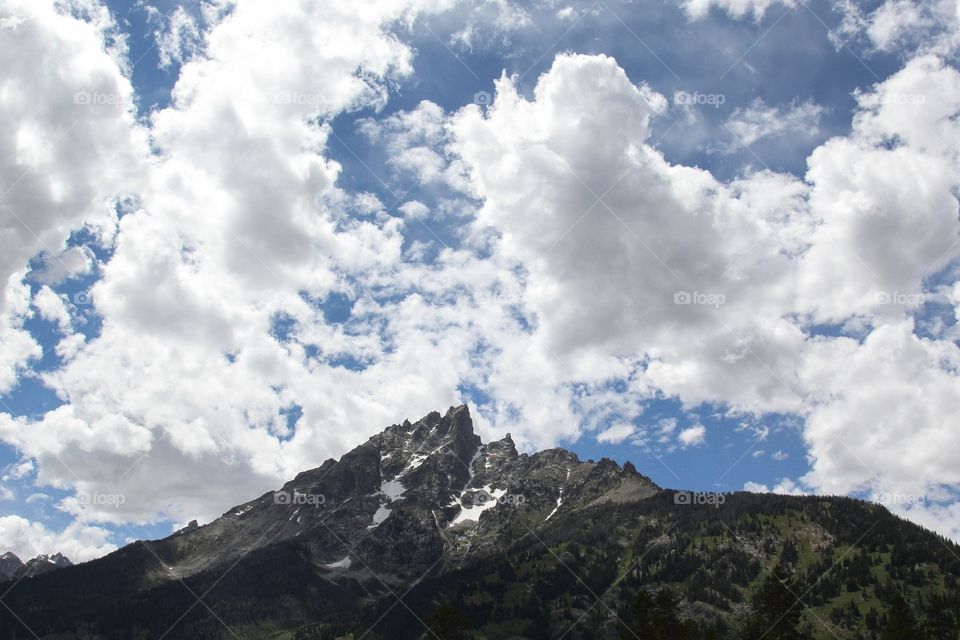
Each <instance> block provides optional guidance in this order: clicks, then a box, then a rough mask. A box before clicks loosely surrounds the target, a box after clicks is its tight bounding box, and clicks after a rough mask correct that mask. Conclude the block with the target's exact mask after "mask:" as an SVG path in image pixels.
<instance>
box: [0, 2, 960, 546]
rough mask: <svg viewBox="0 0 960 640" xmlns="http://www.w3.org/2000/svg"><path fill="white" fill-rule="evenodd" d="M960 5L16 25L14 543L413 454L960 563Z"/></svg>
mask: <svg viewBox="0 0 960 640" xmlns="http://www.w3.org/2000/svg"><path fill="white" fill-rule="evenodd" d="M958 27H960V6H958V3H957V2H956V0H916V1H907V0H874V1H872V2H860V3H854V2H851V1H850V0H809V1H807V2H802V1H800V0H663V1H661V2H629V1H624V0H595V1H593V2H590V1H583V2H581V1H579V0H530V1H527V2H515V1H512V0H371V1H369V2H363V3H350V2H339V3H338V2H333V1H331V0H287V1H285V2H272V1H268V0H200V1H197V2H190V1H185V0H136V1H135V0H56V1H54V0H0V63H2V65H3V68H4V72H3V74H2V75H0V120H2V122H3V123H4V126H3V127H2V128H0V551H5V550H11V551H14V552H15V553H17V554H18V555H20V556H21V557H32V556H34V555H36V554H38V553H53V552H55V551H61V552H63V553H64V554H66V555H67V556H68V557H70V558H71V559H73V560H74V561H81V560H88V559H91V558H95V557H98V556H101V555H103V554H106V553H109V552H110V551H113V550H115V549H117V548H118V547H120V546H122V545H124V544H127V543H129V542H131V541H132V540H135V539H139V538H156V537H161V536H165V535H167V534H169V533H170V532H172V531H174V530H176V529H177V528H180V527H182V526H183V525H184V524H185V523H187V522H189V521H190V520H194V519H197V520H199V521H200V522H201V523H204V522H209V521H211V520H213V519H214V518H216V517H217V516H219V515H220V514H221V513H223V512H225V511H227V510H228V509H229V508H230V507H231V506H233V505H236V504H239V503H242V502H244V501H246V500H249V499H251V498H253V497H255V496H258V495H261V494H262V493H264V492H266V491H268V490H271V489H275V488H277V487H279V486H281V485H282V484H283V483H284V482H285V481H287V480H289V479H290V478H292V477H293V476H294V475H296V473H298V472H299V471H302V470H305V469H309V468H314V467H317V466H319V465H320V464H321V463H322V462H323V461H324V460H325V459H327V458H330V457H339V456H340V455H342V454H343V453H344V452H346V451H348V450H349V449H351V448H353V447H354V446H356V445H358V444H360V443H361V442H363V441H364V440H365V439H366V438H368V437H369V436H371V435H373V434H374V433H377V432H379V431H380V430H382V429H383V428H384V427H385V426H387V425H390V424H394V423H399V422H402V421H403V420H404V419H407V418H409V419H411V420H416V419H418V418H420V417H422V416H424V415H426V414H427V413H429V412H430V411H434V410H441V411H443V410H445V409H446V408H447V407H449V406H452V405H458V404H461V403H467V404H469V406H470V408H471V412H472V415H473V417H474V421H475V424H476V427H477V430H478V432H479V433H480V434H481V436H482V437H483V438H484V440H485V441H490V440H494V439H499V438H501V437H503V436H504V435H505V434H507V433H510V434H512V437H513V438H514V440H515V442H516V443H517V445H518V447H519V448H520V449H521V450H523V451H527V452H533V451H537V450H541V449H544V448H549V447H555V446H562V447H565V448H568V449H570V450H572V451H574V452H576V453H577V454H578V455H580V457H581V458H583V459H599V458H600V457H604V456H606V457H610V458H613V459H615V460H617V461H620V462H623V461H626V460H630V461H632V462H634V464H635V465H636V466H637V468H638V469H639V470H640V471H641V472H642V473H645V474H647V475H649V476H650V477H652V478H653V479H654V480H655V481H656V482H657V483H658V484H660V485H662V486H665V487H672V488H684V489H689V490H698V491H740V490H748V491H773V492H779V493H790V494H805V493H815V494H831V495H850V496H855V497H860V498H864V499H869V500H875V501H878V502H880V503H882V504H884V505H885V506H887V508H889V509H890V510H891V511H893V512H895V513H898V514H900V515H902V516H904V517H906V518H909V519H910V520H913V521H914V522H917V523H919V524H921V525H923V526H925V527H928V528H931V529H934V530H936V531H939V532H940V533H942V534H944V535H946V536H949V537H952V538H953V539H955V540H960V447H958V446H957V445H958V438H957V435H958V427H960V423H958V420H960V377H958V376H960V342H958V340H960V325H958V320H960V206H958V196H960V170H958V169H960V166H958V160H960V158H958V152H960V71H958V70H957V62H958V56H957V53H958V45H960V33H958Z"/></svg>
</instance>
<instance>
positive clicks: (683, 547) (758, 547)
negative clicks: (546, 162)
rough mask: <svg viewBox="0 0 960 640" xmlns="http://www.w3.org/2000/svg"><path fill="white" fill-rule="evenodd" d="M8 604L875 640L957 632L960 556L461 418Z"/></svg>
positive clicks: (53, 629)
mask: <svg viewBox="0 0 960 640" xmlns="http://www.w3.org/2000/svg"><path fill="white" fill-rule="evenodd" d="M3 592H7V593H6V595H5V596H3V598H2V602H3V604H4V605H5V607H3V608H0V640H2V639H6V638H11V639H12V638H34V637H36V638H44V639H47V638H49V639H51V640H52V639H54V638H56V639H58V640H65V639H68V638H78V639H79V638H100V639H114V638H116V639H118V640H119V639H121V638H123V639H127V638H164V639H174V638H194V639H196V638H243V639H247V638H251V639H252V638H274V639H277V640H280V639H286V640H317V639H331V640H332V639H334V638H354V639H359V638H366V639H368V640H377V639H384V640H386V639H389V640H405V639H411V640H413V639H416V638H439V639H441V640H446V638H478V639H479V638H487V639H490V640H493V639H504V640H506V639H508V638H510V639H515V640H520V639H524V638H528V639H537V640H539V639H548V638H549V639H558V638H565V639H596V640H600V639H604V640H606V639H615V638H621V637H627V638H637V637H642V638H644V640H646V638H660V637H663V638H672V639H681V640H682V638H685V637H688V638H701V637H703V638H731V639H733V638H750V639H752V640H758V639H759V638H761V637H762V638H766V639H767V640H771V639H774V638H840V639H847V638H850V639H856V638H879V637H880V634H882V633H885V631H884V629H885V627H889V626H891V625H898V628H901V627H902V628H907V629H910V628H912V627H910V626H909V625H911V624H912V625H913V628H916V634H915V635H917V637H952V638H954V639H955V638H957V634H956V631H955V630H956V629H957V628H958V627H957V621H956V619H955V618H954V617H953V616H954V614H953V613H952V612H953V611H955V610H958V609H960V548H958V547H957V545H954V544H953V543H952V542H950V541H948V540H946V539H944V538H942V537H939V536H937V535H935V534H933V533H931V532H929V531H926V530H924V529H921V528H920V527H917V526H916V525H913V524H911V523H908V522H906V521H904V520H902V519H899V518H897V517H895V516H893V515H892V514H890V513H889V512H888V511H887V510H886V509H884V508H883V507H881V506H878V505H875V504H871V503H867V502H863V501H858V500H852V499H848V498H837V497H792V496H778V495H756V494H748V493H733V494H722V495H715V494H692V493H687V492H677V491H672V490H667V489H662V488H660V487H658V486H657V485H656V484H655V483H654V482H653V481H651V480H650V479H649V478H648V477H646V476H644V475H642V474H641V473H639V472H638V471H637V470H636V468H635V467H634V466H633V465H632V464H630V463H626V464H624V465H623V466H620V465H618V464H617V463H615V462H613V461H611V460H607V459H602V460H600V461H596V462H595V461H591V460H588V461H582V460H580V459H579V458H578V457H577V456H576V455H574V454H573V453H570V452H568V451H565V450H563V449H550V450H547V451H541V452H538V453H535V454H532V455H528V454H525V453H524V454H520V453H518V452H517V449H516V447H515V446H514V443H513V441H512V440H511V438H510V437H509V436H507V437H506V438H504V439H502V440H499V441H496V442H491V443H487V444H484V443H482V442H481V440H480V438H479V437H478V436H477V435H476V434H475V433H474V430H473V424H472V421H471V418H470V414H469V411H468V409H467V407H466V406H461V407H453V408H451V409H450V410H448V411H447V412H446V414H444V415H441V414H440V413H437V412H434V413H431V414H429V415H427V416H426V417H424V418H422V419H421V420H418V421H417V422H414V423H411V422H409V421H405V422H403V423H402V424H397V425H392V426H390V427H387V428H386V429H385V430H384V431H382V432H381V433H379V434H377V435H375V436H374V437H372V438H370V439H369V440H368V441H367V442H365V443H363V444H362V445H360V446H358V447H357V448H355V449H353V450H352V451H350V452H349V453H346V454H345V455H343V456H342V457H341V458H340V459H339V460H333V459H331V460H327V461H326V462H324V463H323V464H321V465H320V466H319V467H317V468H315V469H311V470H308V471H304V472H302V473H300V474H299V475H297V476H296V477H295V478H294V479H293V480H291V481H290V482H288V483H286V484H285V485H283V487H281V488H280V489H278V490H277V491H271V492H268V493H266V494H264V495H262V496H260V497H258V498H256V499H254V500H251V501H249V502H246V503H243V504H240V505H237V506H235V507H232V508H230V509H228V510H227V511H226V512H225V513H224V514H223V515H222V516H221V517H219V518H217V519H216V520H214V521H213V522H211V523H209V524H207V525H204V526H197V524H196V523H191V525H190V526H188V527H186V528H184V529H182V530H180V531H178V532H176V533H175V534H173V535H171V536H169V537H167V538H164V539H162V540H155V541H140V542H136V543H133V544H131V545H128V546H126V547H124V548H122V549H120V550H118V551H116V552H114V553H112V554H110V555H108V556H106V557H104V558H100V559H98V560H95V561H93V562H87V563H83V564H80V565H77V566H73V567H67V568H64V569H62V570H60V571H56V572H52V573H47V574H44V575H39V576H36V577H34V578H33V579H31V580H23V581H20V582H19V583H16V584H13V585H12V588H11V586H9V585H0V593H3ZM904 616H907V617H909V620H907V619H906V618H905V617H904ZM645 625H647V626H645ZM904 625H906V626H904ZM936 625H940V626H939V627H937V626H936ZM937 628H939V629H941V631H942V630H943V629H946V630H947V631H943V633H946V634H948V635H945V636H942V635H935V631H931V630H935V629H937ZM921 630H922V631H923V632H924V633H927V635H926V636H923V635H922V634H921ZM950 630H953V631H952V632H953V635H952V636H950V635H949V633H950V632H951V631H950ZM936 633H939V632H936ZM664 634H665V635H664Z"/></svg>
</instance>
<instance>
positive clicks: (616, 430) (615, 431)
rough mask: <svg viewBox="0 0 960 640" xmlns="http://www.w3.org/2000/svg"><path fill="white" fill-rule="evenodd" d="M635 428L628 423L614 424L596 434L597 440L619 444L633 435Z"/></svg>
mask: <svg viewBox="0 0 960 640" xmlns="http://www.w3.org/2000/svg"><path fill="white" fill-rule="evenodd" d="M635 431H636V428H635V427H634V426H633V425H630V424H615V425H613V426H612V427H608V428H607V429H604V430H603V431H601V432H600V433H598V434H597V442H609V443H610V444H619V443H621V442H623V441H624V440H626V439H627V438H629V437H630V436H632V435H633V433H634V432H635Z"/></svg>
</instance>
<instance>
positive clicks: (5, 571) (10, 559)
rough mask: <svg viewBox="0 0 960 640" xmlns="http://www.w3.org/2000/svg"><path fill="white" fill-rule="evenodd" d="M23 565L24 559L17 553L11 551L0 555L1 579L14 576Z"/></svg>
mask: <svg viewBox="0 0 960 640" xmlns="http://www.w3.org/2000/svg"><path fill="white" fill-rule="evenodd" d="M22 566H23V561H21V560H20V558H18V557H17V556H16V555H14V554H13V553H11V552H9V551H8V552H7V553H5V554H3V555H2V556H0V580H2V579H4V578H12V577H13V576H14V575H16V573H17V571H19V569H20V567H22Z"/></svg>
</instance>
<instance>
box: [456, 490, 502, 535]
mask: <svg viewBox="0 0 960 640" xmlns="http://www.w3.org/2000/svg"><path fill="white" fill-rule="evenodd" d="M481 492H485V493H486V494H487V495H486V496H484V495H483V493H481ZM474 493H475V495H476V494H480V496H482V497H481V498H480V499H477V500H476V503H475V504H472V505H469V506H463V505H462V504H461V505H460V513H458V514H457V517H455V518H454V519H453V520H451V521H450V524H449V526H451V527H453V526H456V525H458V524H460V523H461V522H480V514H481V513H483V512H484V511H486V510H488V509H492V508H494V507H495V506H497V504H498V503H499V501H500V498H502V497H503V496H505V495H507V490H506V489H494V488H493V485H489V484H488V485H487V486H485V487H483V489H481V490H479V491H476V492H474Z"/></svg>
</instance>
